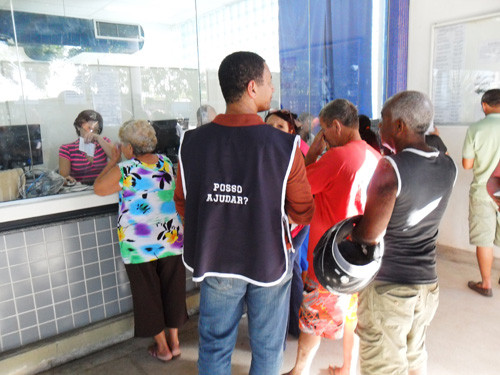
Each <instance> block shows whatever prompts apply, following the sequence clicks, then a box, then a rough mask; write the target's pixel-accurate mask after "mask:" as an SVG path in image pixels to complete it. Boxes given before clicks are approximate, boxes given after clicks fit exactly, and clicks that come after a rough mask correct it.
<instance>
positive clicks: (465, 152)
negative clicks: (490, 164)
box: [462, 128, 476, 169]
mask: <svg viewBox="0 0 500 375" xmlns="http://www.w3.org/2000/svg"><path fill="white" fill-rule="evenodd" d="M473 134H474V131H473V130H472V129H471V128H469V129H467V133H466V134H465V139H464V145H463V147H462V166H463V167H464V169H472V167H474V158H475V155H476V153H475V150H474V135H473Z"/></svg>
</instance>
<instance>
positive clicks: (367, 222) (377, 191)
mask: <svg viewBox="0 0 500 375" xmlns="http://www.w3.org/2000/svg"><path fill="white" fill-rule="evenodd" d="M397 191H398V180H397V176H396V172H395V171H394V168H393V166H392V164H391V163H390V162H389V161H388V160H386V159H381V160H380V161H379V163H378V165H377V169H376V170H375V173H374V174H373V177H372V179H371V181H370V185H369V186H368V192H367V199H366V206H365V212H364V214H363V217H362V218H361V221H360V222H359V224H358V225H356V226H355V227H354V230H353V233H352V239H353V240H354V241H355V242H358V243H363V244H367V245H374V244H377V243H379V242H380V240H381V239H382V237H383V236H384V234H385V230H386V228H387V225H388V224H389V220H390V218H391V215H392V211H393V209H394V204H395V202H396V195H397Z"/></svg>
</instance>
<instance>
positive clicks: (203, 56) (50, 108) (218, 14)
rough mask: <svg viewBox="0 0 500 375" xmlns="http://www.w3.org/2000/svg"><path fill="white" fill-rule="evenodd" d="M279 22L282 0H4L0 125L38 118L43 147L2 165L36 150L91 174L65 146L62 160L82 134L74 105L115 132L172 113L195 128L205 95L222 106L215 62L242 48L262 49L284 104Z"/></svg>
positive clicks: (53, 163)
mask: <svg viewBox="0 0 500 375" xmlns="http://www.w3.org/2000/svg"><path fill="white" fill-rule="evenodd" d="M11 4H12V9H13V11H11V9H10V5H11ZM278 25H279V23H278V0H239V1H234V0H217V1H213V0H197V1H196V2H195V1H194V0H188V1H185V2H173V1H165V2H158V1H156V0H143V1H141V2H129V3H128V4H125V3H124V2H115V3H110V2H109V1H107V0H95V1H92V2H69V3H68V2H67V1H66V2H65V1H63V0H52V1H50V2H49V1H44V0H41V1H36V2H27V1H21V0H11V1H10V2H7V3H6V4H4V5H0V83H1V85H2V88H3V90H2V92H1V93H0V125H5V126H11V125H17V124H39V126H40V130H39V132H38V134H39V135H40V141H41V143H43V149H38V148H36V147H32V149H31V152H32V153H33V152H35V150H38V151H36V152H38V154H37V155H34V154H31V155H30V158H28V159H26V160H25V161H17V162H10V161H6V162H4V161H0V163H1V164H0V168H4V169H6V168H8V169H9V170H10V169H11V168H13V166H21V167H22V168H21V171H22V172H23V173H26V172H29V169H30V163H32V162H33V161H35V160H39V161H40V163H43V164H40V165H39V166H38V165H37V169H45V170H50V171H59V172H60V174H63V175H65V176H66V177H68V180H70V181H71V178H74V179H75V181H82V182H90V181H89V180H92V178H93V177H92V176H93V175H94V174H95V173H97V171H91V170H90V169H91V168H90V169H88V167H90V165H87V166H86V167H85V168H84V169H85V170H86V171H88V173H89V174H84V175H80V174H78V173H77V172H76V171H71V168H72V166H73V165H72V163H71V161H70V160H71V159H72V157H71V156H68V154H66V157H64V159H65V160H66V161H69V162H68V163H69V166H68V165H64V163H65V161H63V162H62V164H63V165H61V164H60V153H59V149H60V147H61V146H62V145H66V146H68V145H69V143H68V142H71V141H72V140H73V143H74V142H76V139H75V134H74V130H73V129H72V127H71V125H70V124H72V123H73V121H74V119H75V115H76V114H78V113H80V112H82V111H83V110H86V109H91V110H93V111H95V112H98V113H100V114H101V116H102V118H103V123H105V125H106V126H105V127H104V129H103V131H102V133H101V134H100V135H101V136H102V137H103V138H107V139H109V140H110V141H111V142H115V141H117V139H118V129H119V127H120V125H121V124H122V123H123V122H124V121H127V120H129V119H132V118H146V119H148V120H150V121H152V122H154V121H161V120H167V119H172V120H174V119H175V120H176V122H177V124H176V129H177V128H182V130H186V129H188V128H194V127H196V125H197V116H196V111H197V109H198V108H199V107H200V105H201V104H202V103H203V104H209V105H211V106H212V107H213V108H214V110H215V112H216V113H222V112H224V110H225V103H224V100H223V98H222V94H221V92H220V87H219V83H218V77H217V69H218V66H219V64H220V62H221V61H222V59H223V58H224V57H225V56H227V55H228V54H229V53H231V52H234V51H237V50H248V51H254V52H257V53H259V54H260V55H261V56H263V57H264V58H265V59H266V62H267V64H268V66H269V67H270V69H271V71H272V75H273V84H274V86H275V87H276V91H275V93H274V96H273V103H272V106H273V107H275V108H279V106H280V103H279V101H280V90H279V87H280V67H279V43H278ZM14 26H15V27H14ZM255 30H258V32H255ZM22 127H23V128H25V126H22ZM26 133H27V132H26ZM94 134H97V133H94ZM79 136H80V135H79ZM16 137H17V136H16ZM165 141H168V140H165ZM91 143H94V144H95V142H91ZM166 143H168V142H166ZM98 145H99V146H101V147H102V145H100V143H99V142H97V144H96V146H95V147H96V150H98ZM77 146H78V150H79V149H80V143H79V139H78V145H77ZM75 148H76V146H75ZM82 148H85V147H82ZM169 149H170V147H169ZM172 149H175V147H174V148H172ZM87 151H89V150H87ZM87 151H85V154H86V155H87V156H89V152H90V151H89V152H87ZM95 152H96V151H95ZM6 153H9V147H8V146H6V145H3V144H2V143H0V155H2V154H6ZM10 154H12V153H10ZM9 157H10V156H9ZM85 158H86V160H87V162H88V163H90V160H89V159H88V158H87V157H85ZM89 158H90V157H89ZM93 158H94V160H92V165H93V166H94V167H95V166H97V165H99V163H96V160H95V156H94V157H93ZM173 158H174V157H173ZM23 159H25V158H24V156H23ZM174 159H175V158H174ZM2 160H3V159H2ZM9 160H10V159H9ZM37 163H38V161H37ZM5 164H9V165H5ZM66 170H68V171H67V172H66ZM94 172H95V173H94ZM62 191H63V192H66V191H68V189H67V188H64V189H62Z"/></svg>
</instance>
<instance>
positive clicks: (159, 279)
mask: <svg viewBox="0 0 500 375" xmlns="http://www.w3.org/2000/svg"><path fill="white" fill-rule="evenodd" d="M125 269H126V270H127V275H128V278H129V280H130V289H131V291H132V301H133V304H134V324H135V328H134V330H135V336H136V337H151V336H155V335H157V334H158V333H160V332H161V331H163V330H164V329H165V327H167V328H179V327H181V326H182V325H183V324H184V323H185V322H186V321H187V320H188V315H187V309H186V269H185V268H184V264H183V263H182V256H181V255H176V256H169V257H165V258H161V259H158V260H155V261H152V262H146V263H139V264H126V265H125Z"/></svg>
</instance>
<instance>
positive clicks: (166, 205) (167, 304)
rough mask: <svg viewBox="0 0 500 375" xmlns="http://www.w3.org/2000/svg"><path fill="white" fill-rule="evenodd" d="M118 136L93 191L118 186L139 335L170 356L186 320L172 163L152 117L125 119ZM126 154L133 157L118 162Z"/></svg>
mask: <svg viewBox="0 0 500 375" xmlns="http://www.w3.org/2000/svg"><path fill="white" fill-rule="evenodd" d="M119 137H120V141H121V144H120V145H119V146H116V147H115V148H114V150H113V155H112V157H111V158H110V161H109V163H108V164H107V165H106V167H105V168H104V170H103V171H102V172H101V173H100V174H99V176H98V177H97V179H96V181H95V183H94V191H95V193H96V194H98V195H108V194H113V193H116V192H119V213H118V225H117V227H118V239H119V241H120V250H121V255H122V258H123V262H124V263H125V269H126V271H127V274H128V277H129V280H130V288H131V290H132V299H133V305H134V323H135V336H137V337H151V336H152V337H154V341H155V342H154V343H153V344H152V345H151V346H150V347H149V348H148V351H149V354H151V355H152V356H153V357H155V358H158V359H159V360H161V361H165V362H166V361H169V360H171V359H172V358H175V357H178V356H179V355H180V353H181V351H180V346H179V338H178V328H179V327H180V326H182V325H183V324H184V323H185V322H186V320H187V310H186V276H185V268H184V265H183V263H182V259H181V251H182V243H183V241H182V233H183V227H182V223H181V220H180V218H179V216H178V215H177V213H176V211H175V205H174V202H173V196H174V190H175V179H174V177H173V173H172V172H173V168H172V163H171V161H170V160H169V159H168V158H167V157H166V156H164V155H161V154H155V153H153V151H154V149H155V147H156V135H155V131H154V129H153V127H152V126H151V125H150V124H149V123H148V122H147V121H144V120H137V121H135V120H131V121H128V122H126V123H124V124H123V125H122V126H121V128H120V131H119ZM121 154H123V155H124V156H125V158H126V159H128V160H126V161H123V162H119V161H120V159H121ZM165 327H167V328H168V329H167V331H168V335H166V334H165Z"/></svg>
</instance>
